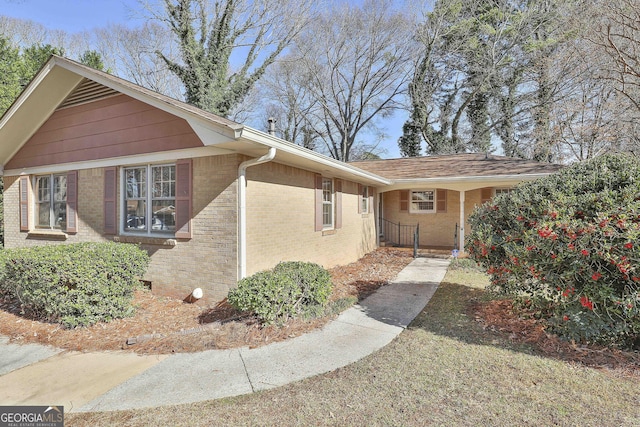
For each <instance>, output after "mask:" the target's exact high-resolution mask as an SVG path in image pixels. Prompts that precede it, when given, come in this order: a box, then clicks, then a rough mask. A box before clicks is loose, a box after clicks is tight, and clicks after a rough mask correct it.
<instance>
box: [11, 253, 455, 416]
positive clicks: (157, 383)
mask: <svg viewBox="0 0 640 427" xmlns="http://www.w3.org/2000/svg"><path fill="white" fill-rule="evenodd" d="M448 265H449V260H445V259H435V258H417V259H415V260H414V261H412V262H411V264H409V265H408V266H407V267H406V268H405V269H404V270H402V271H401V272H400V274H399V275H398V276H397V277H396V279H395V280H393V281H392V282H391V283H390V284H389V285H387V286H383V287H382V288H380V289H379V290H378V291H376V292H375V293H374V294H372V295H370V296H369V297H368V298H366V299H365V300H363V301H361V302H360V303H359V304H357V305H355V306H354V307H352V308H350V309H348V310H346V311H344V312H343V313H342V314H341V315H340V316H338V317H337V318H336V319H335V320H334V321H332V322H330V323H328V324H327V325H325V327H323V328H322V329H319V330H316V331H313V332H310V333H308V334H305V335H302V336H299V337H296V338H292V339H290V340H287V341H283V342H278V343H273V344H270V345H267V346H263V347H258V348H248V347H242V348H237V349H232V350H209V351H203V352H199V353H183V354H175V355H170V356H139V355H136V354H133V353H129V352H99V353H77V352H66V351H61V350H59V349H55V348H51V347H45V346H40V345H34V344H29V345H17V344H10V343H8V340H7V339H6V338H4V337H0V405H47V406H48V405H59V406H64V408H65V411H66V412H83V411H112V410H122V409H136V408H146V407H155V406H162V405H173V404H180V403H192V402H199V401H205V400H211V399H218V398H222V397H229V396H237V395H241V394H247V393H252V392H255V391H260V390H266V389H270V388H274V387H278V386H281V385H284V384H288V383H290V382H293V381H298V380H301V379H304V378H307V377H310V376H314V375H318V374H322V373H325V372H330V371H333V370H335V369H337V368H340V367H343V366H346V365H348V364H350V363H353V362H355V361H357V360H359V359H361V358H363V357H365V356H367V355H369V354H371V353H373V352H375V351H377V350H379V349H380V348H382V347H384V346H385V345H387V344H388V343H389V342H391V341H392V340H393V339H394V338H395V337H396V336H397V335H398V334H400V332H402V331H403V330H404V329H405V328H406V327H407V326H408V325H409V323H410V322H411V321H412V320H413V319H414V318H415V317H416V316H417V315H418V314H419V313H420V312H421V311H422V309H423V308H424V307H425V305H426V304H427V302H428V301H429V299H430V298H431V296H432V295H433V293H434V292H435V290H436V288H437V287H438V285H439V284H440V282H441V281H442V279H443V277H444V275H445V273H446V269H447V267H448Z"/></svg>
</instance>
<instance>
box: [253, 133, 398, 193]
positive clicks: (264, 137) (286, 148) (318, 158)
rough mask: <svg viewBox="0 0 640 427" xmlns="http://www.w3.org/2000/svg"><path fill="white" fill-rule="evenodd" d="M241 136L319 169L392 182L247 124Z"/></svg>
mask: <svg viewBox="0 0 640 427" xmlns="http://www.w3.org/2000/svg"><path fill="white" fill-rule="evenodd" d="M242 137H243V138H246V139H247V140H249V141H254V142H257V143H259V144H262V145H266V146H268V147H274V148H275V149H276V150H278V151H281V152H285V153H289V154H293V155H295V156H297V157H299V158H301V159H304V160H308V161H311V162H313V163H316V164H317V165H318V166H319V168H318V169H320V170H322V169H325V168H329V169H333V170H337V171H340V172H343V173H347V174H349V175H353V176H354V177H357V178H361V179H365V180H367V181H373V182H375V183H376V184H379V185H382V186H385V185H390V184H391V182H392V181H390V180H388V179H386V178H383V177H381V176H379V175H376V174H374V173H371V172H367V171H365V170H362V169H359V168H357V167H355V166H351V165H349V164H347V163H344V162H341V161H339V160H336V159H333V158H331V157H327V156H325V155H323V154H320V153H317V152H315V151H312V150H309V149H307V148H304V147H300V146H299V145H296V144H293V143H291V142H288V141H285V140H283V139H280V138H276V137H275V136H272V135H269V134H267V133H265V132H261V131H259V130H256V129H252V128H250V127H248V126H245V127H244V129H243V130H242Z"/></svg>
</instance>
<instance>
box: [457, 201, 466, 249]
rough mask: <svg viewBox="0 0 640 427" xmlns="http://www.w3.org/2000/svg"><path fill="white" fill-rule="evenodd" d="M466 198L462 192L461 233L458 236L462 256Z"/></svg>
mask: <svg viewBox="0 0 640 427" xmlns="http://www.w3.org/2000/svg"><path fill="white" fill-rule="evenodd" d="M464 196H465V192H464V191H463V190H461V191H460V233H459V235H458V249H459V251H460V253H461V254H462V253H463V252H464Z"/></svg>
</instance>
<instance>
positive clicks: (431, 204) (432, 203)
mask: <svg viewBox="0 0 640 427" xmlns="http://www.w3.org/2000/svg"><path fill="white" fill-rule="evenodd" d="M409 209H410V212H412V213H435V211H436V190H412V191H411V203H410V205H409Z"/></svg>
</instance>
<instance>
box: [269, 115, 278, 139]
mask: <svg viewBox="0 0 640 427" xmlns="http://www.w3.org/2000/svg"><path fill="white" fill-rule="evenodd" d="M267 122H269V135H271V136H276V119H274V118H273V117H269V118H268V119H267Z"/></svg>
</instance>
